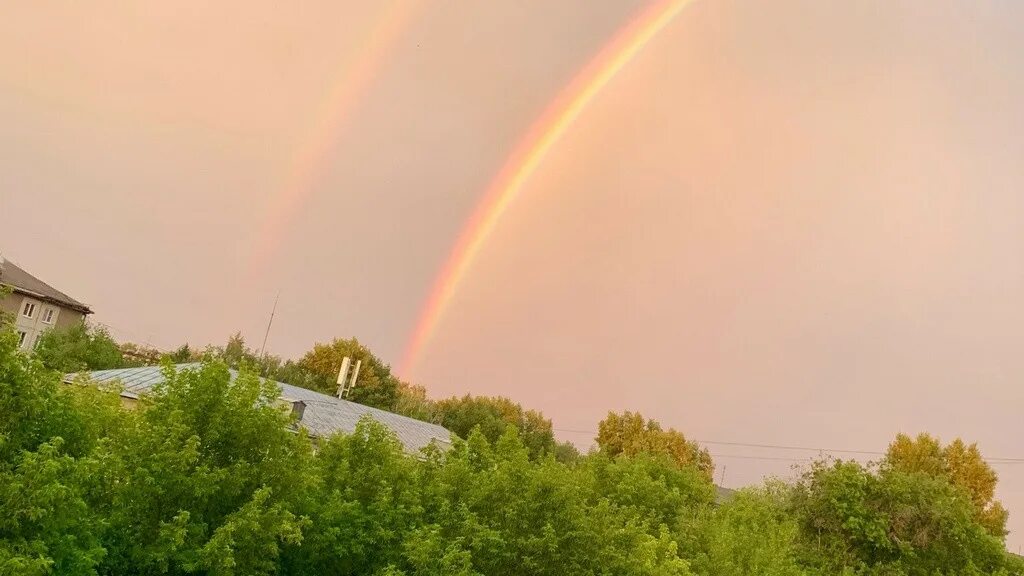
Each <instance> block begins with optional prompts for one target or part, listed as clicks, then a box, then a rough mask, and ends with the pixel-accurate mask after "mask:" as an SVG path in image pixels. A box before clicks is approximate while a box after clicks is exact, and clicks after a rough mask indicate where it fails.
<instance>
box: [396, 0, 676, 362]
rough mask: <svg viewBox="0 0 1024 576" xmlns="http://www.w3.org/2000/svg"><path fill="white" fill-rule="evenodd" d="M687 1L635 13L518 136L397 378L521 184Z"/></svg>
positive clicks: (671, 0) (444, 273) (437, 287)
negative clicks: (518, 138) (602, 91)
mask: <svg viewBox="0 0 1024 576" xmlns="http://www.w3.org/2000/svg"><path fill="white" fill-rule="evenodd" d="M691 2H692V0H665V1H660V2H657V3H655V4H653V5H652V6H650V7H649V8H647V9H646V10H644V11H643V12H641V13H640V15H639V16H637V17H636V18H634V19H633V20H632V21H631V22H630V23H629V24H627V25H626V27H625V28H623V29H622V30H621V31H620V32H618V33H617V34H616V35H615V37H614V38H613V39H612V40H611V42H609V43H608V44H607V45H606V46H605V48H603V49H602V50H601V52H600V53H598V55H597V56H596V57H595V58H594V59H593V60H591V62H590V63H589V64H588V65H587V66H586V67H585V68H584V69H583V70H582V72H580V73H579V74H578V75H577V76H576V77H575V78H574V79H573V81H572V82H570V83H569V85H568V86H567V87H566V88H565V89H563V90H562V92H560V93H559V96H558V97H557V98H556V99H555V100H554V102H553V103H552V104H551V105H550V106H548V108H547V109H546V110H545V112H544V114H543V115H541V116H540V118H539V119H538V120H537V121H536V122H534V124H533V125H532V126H531V128H530V130H529V131H527V133H526V135H525V136H524V137H523V139H522V140H520V142H519V144H518V145H517V146H516V149H515V151H514V152H513V153H512V155H510V156H509V158H508V160H507V161H506V162H505V164H504V166H503V167H502V169H501V171H500V172H499V173H498V175H497V176H496V177H495V178H494V180H493V181H492V182H491V184H490V186H489V187H488V189H487V193H486V194H485V195H484V200H483V201H482V202H481V203H480V204H479V205H478V207H477V209H476V211H475V212H474V213H473V216H472V217H471V218H470V219H469V221H468V222H467V224H466V225H465V226H464V227H463V230H462V233H461V234H460V236H459V240H458V242H456V244H455V247H454V248H453V249H452V252H451V254H450V255H449V257H448V260H447V262H446V263H445V266H444V268H442V269H441V273H440V274H439V275H438V277H437V279H436V281H435V283H434V286H433V289H432V290H431V293H430V297H429V298H428V299H427V302H426V305H425V306H424V308H423V312H422V313H421V315H420V319H419V321H418V322H417V324H416V329H415V331H414V332H413V335H412V338H411V339H410V341H409V345H408V347H407V348H406V352H405V355H404V357H403V359H402V363H401V366H400V370H399V372H400V374H401V375H402V376H404V377H407V378H408V377H409V376H410V373H411V371H412V369H413V368H414V367H415V365H416V362H417V361H418V360H419V357H420V355H421V354H422V352H423V349H424V347H425V346H426V345H427V343H428V342H429V341H430V339H431V337H432V336H433V334H434V331H435V330H436V328H437V325H438V323H439V322H440V320H441V318H442V316H443V315H444V312H445V310H447V308H448V305H449V303H450V302H451V299H452V297H453V296H454V295H455V292H456V290H457V289H458V286H459V284H460V282H461V281H462V280H463V279H464V277H465V276H466V273H467V272H468V270H469V268H470V267H471V266H472V264H473V262H474V261H475V259H476V257H477V256H478V255H479V253H480V250H481V248H482V247H483V245H484V244H485V243H486V242H487V239H488V238H489V237H490V235H491V233H492V232H493V231H494V228H495V226H496V225H497V223H498V221H499V220H500V219H501V216H502V215H503V214H504V213H505V211H506V210H508V207H509V205H511V204H512V202H513V201H514V200H515V199H516V197H517V196H518V195H519V192H520V191H521V189H522V187H523V184H525V183H526V181H527V180H529V178H530V177H531V176H532V175H533V173H534V172H535V171H536V169H537V167H538V166H539V165H540V164H541V162H543V161H544V157H545V156H546V155H547V154H548V152H549V151H550V150H551V148H552V147H554V145H555V144H557V143H558V141H559V140H561V138H562V136H564V135H565V132H566V131H567V130H568V129H569V128H570V127H571V126H572V124H573V123H574V122H575V121H576V119H577V118H579V116H580V115H581V114H582V113H583V112H584V111H585V110H586V108H587V107H588V106H589V105H590V103H591V102H592V101H593V100H594V98H595V97H596V96H597V95H598V94H599V93H600V92H601V90H602V89H604V87H605V86H607V85H608V83H609V82H610V81H611V80H612V79H613V78H614V77H615V76H616V74H618V73H619V71H621V70H622V69H623V68H624V67H625V66H626V65H627V64H629V62H630V61H631V60H632V59H633V58H634V57H635V56H636V55H637V54H639V53H640V52H641V51H642V50H643V49H644V47H646V46H647V44H648V43H649V42H650V41H651V40H652V39H654V37H655V36H657V35H658V33H659V32H661V31H662V30H663V29H664V28H665V27H666V26H668V25H669V23H671V22H672V20H673V19H674V18H675V17H676V16H677V15H678V14H679V13H680V12H681V11H682V10H683V8H685V7H686V6H687V5H688V4H690V3H691Z"/></svg>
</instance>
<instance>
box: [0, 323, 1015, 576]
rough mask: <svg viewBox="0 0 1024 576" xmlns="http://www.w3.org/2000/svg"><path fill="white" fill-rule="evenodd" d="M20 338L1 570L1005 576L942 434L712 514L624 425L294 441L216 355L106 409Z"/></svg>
mask: <svg viewBox="0 0 1024 576" xmlns="http://www.w3.org/2000/svg"><path fill="white" fill-rule="evenodd" d="M16 348H17V340H16V337H15V336H14V335H13V334H12V333H11V332H10V331H0V505H2V512H3V514H2V515H0V575H15V574H16V575H43V574H61V575H64V574H67V575H87V574H142V575H149V574H209V575H250V574H254V575H258V574H332V575H346V574H350V575H356V574H367V575H379V576H385V575H387V576H398V575H402V574H406V575H422V576H427V575H442V574H444V575H449V574H454V575H471V574H481V575H505V574H507V575H532V574H536V575H541V574H552V575H556V574H557V575H564V574H652V575H654V574H657V575H673V574H675V575H689V574H695V575H707V576H711V575H723V576H733V575H735V576H741V575H743V576H747V575H752V574H757V575H765V576H790V575H791V576H800V575H807V576H810V575H834V574H835V575H877V576H882V575H886V576H900V575H904V576H934V575H954V574H955V575H982V574H991V575H996V574H1021V573H1024V572H1022V568H1021V566H1020V565H1019V564H1018V563H1017V560H1015V559H1014V558H1012V557H1010V556H1009V555H1007V554H1006V553H1005V551H1004V547H1003V542H1002V538H1003V536H1004V529H1005V511H1002V508H1001V507H999V506H998V503H996V502H994V501H993V500H992V492H991V490H990V488H992V487H994V483H995V476H994V475H993V474H992V473H991V469H989V468H988V467H987V465H986V464H985V463H984V461H983V460H982V459H981V457H980V454H978V453H977V450H976V448H975V447H973V446H966V445H964V444H963V443H960V442H954V443H952V444H950V445H948V446H942V445H941V444H940V443H939V442H938V441H937V440H935V439H933V438H931V437H929V436H921V437H918V438H916V439H910V438H906V437H900V438H898V439H897V440H896V441H895V442H894V443H893V445H892V446H891V448H890V452H889V455H888V456H887V457H886V458H885V459H883V461H882V462H880V463H878V464H877V465H872V466H865V465H862V464H858V463H856V462H849V461H846V462H842V461H831V462H819V463H818V464H816V465H814V466H813V467H811V468H810V469H809V470H807V471H806V472H805V473H804V474H803V476H802V477H801V478H800V480H799V481H798V482H796V483H794V484H783V483H778V482H773V483H768V484H766V485H765V486H763V487H760V488H753V489H749V490H745V491H741V492H739V493H737V495H736V496H735V497H734V498H733V499H731V500H730V501H728V502H724V503H721V504H716V503H715V501H714V498H715V491H714V487H713V485H712V484H711V482H710V479H709V468H708V467H709V466H710V465H711V463H710V459H709V458H707V456H706V453H703V452H702V451H700V450H699V449H698V448H697V447H696V446H695V445H693V444H692V443H690V442H688V441H687V440H685V438H683V436H682V435H681V434H679V433H678V432H675V431H672V430H669V431H664V430H662V429H661V427H660V426H658V425H657V423H654V422H650V421H645V420H644V419H643V418H642V417H641V416H640V415H637V414H631V413H624V414H612V415H609V418H608V419H607V420H605V421H604V422H602V424H601V430H600V434H599V437H598V441H599V446H600V448H599V449H598V450H595V451H593V452H592V453H590V454H587V455H585V456H580V457H578V458H575V459H572V461H571V462H569V463H564V462H560V461H559V460H557V459H556V458H555V457H554V451H551V450H548V449H547V448H544V449H538V448H537V446H538V444H537V441H538V440H537V439H538V438H539V439H541V441H540V442H541V444H544V443H548V442H550V443H553V442H554V440H553V438H552V439H551V440H550V441H548V440H547V438H548V437H549V436H550V433H551V430H550V423H547V424H545V422H546V421H545V420H544V419H543V418H542V417H540V416H539V415H536V414H530V413H529V412H528V411H523V410H522V409H521V408H520V409H517V408H516V407H515V406H511V405H507V404H505V403H504V402H501V401H492V400H484V401H477V400H476V399H472V398H469V399H453V400H450V401H446V402H449V403H450V404H452V405H453V406H454V407H453V408H451V409H448V410H445V414H446V416H445V418H451V419H450V420H446V422H447V423H448V424H449V425H451V426H452V427H453V428H458V429H459V432H460V433H464V434H465V435H466V439H465V440H464V441H462V440H458V441H456V442H455V445H454V447H453V448H452V449H450V450H449V451H447V452H440V451H438V450H428V451H427V452H425V453H423V454H420V455H417V456H412V455H408V454H405V453H404V452H403V451H402V448H401V446H400V445H399V443H398V441H397V440H396V439H395V438H394V437H393V436H392V435H391V434H390V432H389V431H388V430H387V429H385V428H382V427H381V426H379V425H376V424H375V423H373V422H372V421H364V422H362V423H361V424H360V426H359V428H358V429H357V430H356V432H355V433H354V434H351V435H344V436H337V437H333V438H330V439H328V440H325V441H322V442H320V443H319V445H314V443H313V442H312V441H311V440H310V439H308V438H307V437H306V436H304V435H303V434H302V433H301V432H299V433H296V432H294V431H293V429H292V428H291V422H290V421H289V416H288V415H287V413H286V412H285V411H284V410H283V409H281V408H279V407H277V406H276V405H275V404H274V400H275V399H276V396H277V390H276V389H275V387H274V385H272V384H269V383H268V382H267V381H266V380H261V379H260V378H259V377H258V375H257V374H256V373H255V372H253V371H246V370H243V372H242V375H241V376H240V377H238V378H236V379H234V380H232V379H231V378H230V377H229V373H228V369H227V364H226V363H225V362H224V361H223V360H207V361H205V362H204V363H203V364H202V365H201V367H200V368H198V369H197V370H194V371H183V372H180V373H178V372H175V371H173V370H168V379H167V382H166V384H164V385H163V386H162V387H161V388H160V389H158V390H157V391H156V393H155V395H154V396H153V397H152V398H149V399H147V400H145V401H144V402H143V403H142V404H141V405H140V407H139V409H136V410H126V409H123V408H122V407H121V404H120V401H119V398H118V395H117V393H116V391H115V390H103V389H97V388H96V387H94V386H92V385H87V383H85V382H80V383H78V384H77V385H64V384H61V376H60V374H59V372H57V371H54V370H50V369H47V368H46V367H45V366H44V365H43V364H42V362H41V361H40V360H39V359H38V358H33V357H29V356H26V355H24V354H21V353H18V352H17V351H16ZM431 404H432V403H431ZM492 405H493V406H492ZM494 406H497V409H494ZM502 411H504V412H507V413H508V414H510V416H508V417H505V416H502V417H501V418H499V419H498V420H495V419H494V415H495V414H499V413H502ZM475 421H478V422H476V423H473V422H475ZM510 422H513V424H511V425H510V424H509V423H510ZM467 426H470V428H469V429H468V431H467V430H466V427H467ZM546 446H550V444H546Z"/></svg>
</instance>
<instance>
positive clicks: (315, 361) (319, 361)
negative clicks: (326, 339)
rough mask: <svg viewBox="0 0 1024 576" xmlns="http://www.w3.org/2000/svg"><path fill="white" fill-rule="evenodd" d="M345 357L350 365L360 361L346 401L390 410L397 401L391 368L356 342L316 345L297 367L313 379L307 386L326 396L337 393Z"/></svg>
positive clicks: (345, 340)
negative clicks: (339, 372) (338, 379)
mask: <svg viewBox="0 0 1024 576" xmlns="http://www.w3.org/2000/svg"><path fill="white" fill-rule="evenodd" d="M346 356H348V357H349V358H351V359H352V363H353V364H355V362H356V361H361V364H360V367H359V375H358V379H357V380H356V385H355V387H354V388H352V392H351V395H350V396H348V399H349V400H352V401H354V402H359V403H360V404H366V405H367V406H375V407H377V408H383V409H384V410H392V409H393V408H394V405H395V402H396V400H397V399H398V389H399V382H398V379H397V378H395V377H394V376H392V375H391V367H390V366H388V365H387V364H385V363H384V362H382V361H381V359H380V358H377V357H376V356H375V355H374V354H373V352H371V351H370V349H369V348H367V347H366V346H363V345H362V344H360V343H359V340H356V339H355V338H348V339H345V338H336V339H334V340H333V341H331V343H330V344H316V345H315V346H313V349H312V350H310V351H309V352H306V355H305V356H303V357H302V360H299V363H298V366H299V368H301V369H302V370H304V371H306V372H307V373H309V374H311V375H313V378H312V379H311V382H309V383H308V384H306V385H308V386H310V387H311V388H314V389H316V390H320V391H322V392H325V393H327V394H334V393H336V392H337V383H336V382H337V378H338V371H339V370H341V362H342V359H343V358H345V357H346ZM350 377H351V376H350Z"/></svg>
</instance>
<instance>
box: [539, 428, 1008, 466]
mask: <svg viewBox="0 0 1024 576" xmlns="http://www.w3.org/2000/svg"><path fill="white" fill-rule="evenodd" d="M553 430H554V431H555V432H568V433H572V434H590V435H594V436H596V435H597V432H596V431H593V430H573V429H570V428H553ZM694 442H696V443H698V444H707V445H712V446H737V447H741V448H759V449H765V450H800V451H805V452H819V453H822V452H824V453H837V454H859V455H863V456H885V452H879V451H877V450H846V449H842V448H816V447H811V446H787V445H783V444H758V443H751V442H726V441H721V440H699V439H695V440H694ZM712 456H714V455H712ZM715 457H716V458H722V457H739V456H728V455H719V456H715ZM750 459H752V460H753V459H768V457H754V456H751V457H750ZM984 460H985V461H986V462H988V463H989V464H1024V458H1003V457H995V456H993V457H991V458H984ZM797 461H801V462H802V461H803V460H797Z"/></svg>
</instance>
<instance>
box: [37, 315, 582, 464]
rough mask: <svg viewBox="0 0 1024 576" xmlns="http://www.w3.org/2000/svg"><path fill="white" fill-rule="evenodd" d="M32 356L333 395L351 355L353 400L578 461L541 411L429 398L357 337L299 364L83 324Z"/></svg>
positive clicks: (476, 399) (245, 350)
mask: <svg viewBox="0 0 1024 576" xmlns="http://www.w3.org/2000/svg"><path fill="white" fill-rule="evenodd" d="M33 355H34V356H35V357H37V358H38V359H39V360H40V361H42V363H43V365H44V366H46V367H47V368H51V369H53V370H58V371H60V372H63V373H70V372H79V371H87V370H90V371H91V370H108V369H111V368H126V367H132V366H143V365H152V364H156V363H158V362H159V361H161V360H164V361H170V362H173V363H176V364H177V363H187V362H200V361H204V360H219V361H222V362H224V363H225V364H226V365H227V366H228V367H230V368H233V369H247V370H250V371H253V372H256V373H258V374H259V375H260V376H262V377H264V378H269V379H271V380H275V381H278V382H284V383H286V384H292V385H294V386H301V387H303V388H309V389H311V390H317V391H319V392H323V393H325V394H332V395H333V394H335V393H336V392H337V384H336V382H337V376H338V371H339V369H340V368H341V362H342V359H343V358H345V357H346V356H347V357H349V358H351V359H352V361H353V362H355V361H357V360H358V361H360V362H361V364H360V369H359V379H358V382H357V383H356V386H355V387H354V388H353V389H352V390H351V392H350V395H349V396H347V399H348V400H352V401H353V402H358V403H360V404H365V405H367V406H373V407H375V408H380V409H382V410H388V411H391V412H396V413H398V414H402V415H405V416H409V417H411V418H416V419H419V420H424V421H428V422H433V423H435V424H440V425H442V426H444V427H446V428H448V429H449V430H451V431H452V432H455V433H456V434H457V435H459V436H461V437H463V438H466V437H468V435H469V433H470V431H471V430H472V429H473V428H474V427H476V426H479V427H480V430H481V432H482V433H483V434H484V436H485V437H486V438H487V439H488V441H490V442H496V441H497V440H498V438H499V437H500V436H501V435H502V433H503V432H504V431H505V430H506V429H507V428H509V427H515V428H517V429H518V431H519V434H520V437H521V438H522V440H523V442H524V443H525V444H526V445H527V447H528V448H529V451H530V455H531V457H533V458H540V457H542V456H544V455H546V454H553V455H555V456H556V457H557V458H558V459H559V460H561V461H570V460H572V459H574V458H577V457H578V456H579V453H578V451H577V450H576V448H575V447H574V446H573V445H572V444H571V443H568V442H562V443H560V442H558V441H556V439H555V434H554V430H553V429H552V425H551V420H549V419H547V418H545V417H544V416H543V415H542V414H541V413H540V412H537V411H535V410H527V409H524V408H523V407H522V406H521V405H519V404H517V403H515V402H512V401H511V400H509V399H507V398H491V397H483V396H468V395H467V396H464V397H462V398H447V399H443V400H434V399H431V398H428V397H427V394H426V390H425V389H424V388H423V387H422V386H414V385H411V384H409V383H407V382H403V381H402V380H401V379H399V378H398V377H397V376H395V375H394V374H392V372H391V367H390V366H388V364H387V363H385V362H383V361H382V360H381V359H380V358H378V357H377V356H376V355H375V354H373V352H371V351H370V349H369V348H367V347H366V346H364V345H363V344H361V343H360V342H359V341H358V340H357V339H355V338H348V339H342V338H338V339H334V340H332V341H331V342H330V343H326V344H316V345H314V346H313V348H312V349H311V350H309V351H308V352H306V353H305V354H304V355H303V356H302V357H301V358H300V359H299V360H298V361H295V360H282V359H281V358H280V357H279V356H275V355H273V354H260V353H259V352H258V351H256V350H253V349H251V348H249V346H248V345H247V344H246V342H245V339H244V338H243V337H242V335H241V334H240V333H236V334H234V335H232V336H230V337H229V338H228V340H227V342H226V343H225V344H224V345H223V346H207V347H205V348H197V347H191V346H189V345H188V344H183V345H181V346H180V347H179V348H177V349H175V350H173V351H172V352H168V353H161V352H158V351H157V350H154V349H152V348H149V347H146V346H140V345H137V344H132V343H123V344H118V343H117V342H116V341H115V340H114V339H113V338H112V337H111V336H110V334H109V333H108V332H107V331H106V330H105V329H104V328H103V327H101V326H96V325H90V324H86V323H80V324H77V325H74V326H70V327H67V328H64V329H60V330H50V331H48V332H46V333H45V334H44V335H43V336H41V337H40V339H39V344H38V345H37V346H36V347H35V350H34V351H33Z"/></svg>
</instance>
